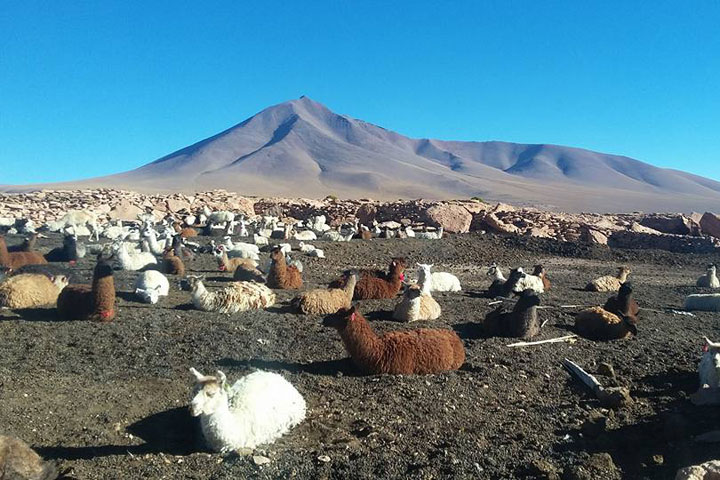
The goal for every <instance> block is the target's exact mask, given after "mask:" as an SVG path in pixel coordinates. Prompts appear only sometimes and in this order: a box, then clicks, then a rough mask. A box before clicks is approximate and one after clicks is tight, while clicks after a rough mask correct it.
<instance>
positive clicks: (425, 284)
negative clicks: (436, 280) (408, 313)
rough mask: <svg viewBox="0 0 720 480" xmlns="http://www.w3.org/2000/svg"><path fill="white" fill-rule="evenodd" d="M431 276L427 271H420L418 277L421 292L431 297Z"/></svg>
mask: <svg viewBox="0 0 720 480" xmlns="http://www.w3.org/2000/svg"><path fill="white" fill-rule="evenodd" d="M431 278H432V277H431V276H430V274H429V273H428V272H426V271H425V270H420V274H419V275H418V283H419V284H420V292H421V293H422V294H423V295H430V286H431V285H432V281H431Z"/></svg>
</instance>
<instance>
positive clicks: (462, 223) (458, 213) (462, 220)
mask: <svg viewBox="0 0 720 480" xmlns="http://www.w3.org/2000/svg"><path fill="white" fill-rule="evenodd" d="M425 217H426V221H427V223H428V224H429V225H431V226H433V227H437V228H439V227H442V228H443V230H445V231H446V232H448V233H467V232H469V231H470V223H471V222H472V219H473V216H472V214H471V213H470V212H468V211H467V209H466V208H465V207H463V206H461V205H452V204H438V205H434V206H432V207H430V208H428V209H427V210H426V211H425Z"/></svg>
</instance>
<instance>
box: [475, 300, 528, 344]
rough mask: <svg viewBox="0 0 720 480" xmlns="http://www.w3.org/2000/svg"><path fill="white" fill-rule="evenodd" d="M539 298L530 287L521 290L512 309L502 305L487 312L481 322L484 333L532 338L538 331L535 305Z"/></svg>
mask: <svg viewBox="0 0 720 480" xmlns="http://www.w3.org/2000/svg"><path fill="white" fill-rule="evenodd" d="M538 305H540V298H539V297H538V296H537V293H536V292H535V291H534V290H532V289H529V288H528V289H526V290H524V291H523V293H522V295H521V296H520V299H519V300H518V301H517V303H516V304H515V306H514V307H513V309H512V311H510V312H508V311H506V310H505V308H504V306H503V305H500V306H499V307H498V308H496V309H495V310H493V311H492V312H490V313H488V314H487V315H486V316H485V319H484V320H483V323H482V329H483V332H484V333H485V334H486V335H490V336H497V337H516V338H532V337H534V336H535V335H537V334H538V333H540V323H539V322H538V316H537V306H538Z"/></svg>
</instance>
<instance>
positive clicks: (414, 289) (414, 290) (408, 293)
mask: <svg viewBox="0 0 720 480" xmlns="http://www.w3.org/2000/svg"><path fill="white" fill-rule="evenodd" d="M403 295H405V297H407V298H408V299H409V300H413V299H415V298H418V297H420V295H422V289H421V288H420V286H419V285H409V286H408V287H407V288H406V289H405V292H404V294H403Z"/></svg>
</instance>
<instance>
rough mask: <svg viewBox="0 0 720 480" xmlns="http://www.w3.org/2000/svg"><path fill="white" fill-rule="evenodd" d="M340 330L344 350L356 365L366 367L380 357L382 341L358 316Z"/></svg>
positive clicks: (363, 319) (365, 321)
mask: <svg viewBox="0 0 720 480" xmlns="http://www.w3.org/2000/svg"><path fill="white" fill-rule="evenodd" d="M355 315H356V318H355V319H354V320H352V319H351V320H348V324H347V325H346V326H345V328H344V329H342V330H340V336H341V337H342V340H343V343H344V344H345V349H346V350H347V351H348V353H349V354H350V357H351V358H352V359H353V361H355V362H356V363H360V364H364V365H367V364H368V363H373V361H377V360H378V359H379V357H380V355H382V340H381V339H380V338H379V337H378V336H377V334H375V332H374V331H373V329H372V328H371V327H370V325H369V324H368V323H367V320H365V318H363V317H362V316H361V315H360V314H357V313H356V314H355Z"/></svg>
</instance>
